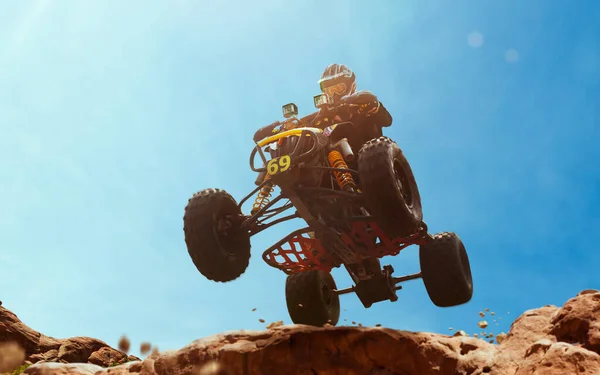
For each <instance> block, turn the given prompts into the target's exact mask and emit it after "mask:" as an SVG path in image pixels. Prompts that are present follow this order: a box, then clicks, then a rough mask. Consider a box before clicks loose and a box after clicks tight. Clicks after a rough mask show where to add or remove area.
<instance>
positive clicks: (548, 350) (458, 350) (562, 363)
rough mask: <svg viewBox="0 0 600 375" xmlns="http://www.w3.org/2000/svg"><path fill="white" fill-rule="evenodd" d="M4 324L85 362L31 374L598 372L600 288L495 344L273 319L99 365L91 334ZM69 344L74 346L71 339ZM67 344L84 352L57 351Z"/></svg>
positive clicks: (523, 319)
mask: <svg viewBox="0 0 600 375" xmlns="http://www.w3.org/2000/svg"><path fill="white" fill-rule="evenodd" d="M5 314H6V313H5ZM0 316H2V317H4V315H0ZM13 321H14V319H13ZM19 324H21V323H20V322H19ZM10 327H11V326H10V324H8V325H7V323H6V322H5V321H0V338H1V340H3V341H5V340H6V337H9V336H7V333H6V332H13V333H12V336H10V337H9V338H13V339H17V340H20V341H18V342H19V343H22V344H23V345H24V346H25V347H26V348H27V350H28V352H27V353H28V358H32V356H33V355H36V354H38V353H48V352H49V351H51V350H56V351H57V353H63V354H62V356H61V355H59V354H56V355H54V354H53V355H52V356H53V358H57V359H58V358H59V357H60V358H62V359H63V362H64V361H67V359H69V360H76V361H81V362H88V363H87V364H60V363H54V364H48V363H42V364H35V365H32V366H30V367H29V368H27V369H26V370H25V373H26V374H31V375H37V374H40V375H41V374H42V373H43V374H44V375H48V374H85V375H88V374H89V375H92V374H95V375H130V374H136V375H137V374H139V375H154V374H157V375H158V374H160V375H162V374H165V375H166V374H190V375H192V374H193V375H224V374H229V375H234V374H236V375H237V374H240V375H241V374H256V375H259V374H269V375H276V374H285V375H294V374H299V375H300V374H302V375H304V374H306V375H314V374H320V375H321V374H322V375H334V374H347V375H354V374H356V375H429V374H448V375H450V374H452V375H455V374H464V375H467V374H468V375H479V374H480V375H529V374H537V375H571V374H573V375H575V374H585V375H592V374H600V354H599V352H600V291H598V290H587V291H583V292H581V293H580V294H578V295H577V296H576V297H574V298H572V299H571V300H569V301H567V303H566V304H565V305H564V306H563V307H561V308H558V307H555V306H545V307H542V308H539V309H534V310H529V311H527V312H525V313H524V314H523V315H521V316H520V317H519V318H518V319H517V320H515V321H514V322H513V324H512V326H511V329H510V331H509V333H508V335H507V336H506V337H504V338H503V340H502V342H501V343H500V344H499V345H494V344H491V343H489V342H487V341H485V340H481V339H478V338H474V337H467V336H461V335H456V336H447V335H441V334H433V333H415V332H407V331H397V330H392V329H388V328H367V327H323V328H314V327H307V326H276V327H274V328H271V329H268V330H266V331H252V332H244V331H241V332H233V333H227V334H220V335H216V336H212V337H208V338H204V339H200V340H197V341H194V342H193V343H191V344H190V345H188V346H186V347H184V348H182V349H180V350H177V351H172V352H165V353H152V354H151V355H150V356H148V357H147V358H145V359H144V360H143V361H141V360H136V361H132V362H127V363H124V364H122V365H118V366H114V367H110V368H104V367H103V366H106V364H101V362H102V361H97V362H94V361H95V360H92V359H91V358H92V357H93V354H94V353H99V352H100V351H101V350H104V351H110V350H114V349H110V348H108V346H103V347H102V348H105V349H102V348H98V347H97V346H94V345H95V344H91V342H97V340H96V341H94V340H92V339H87V340H91V341H89V343H90V344H87V345H83V344H81V341H77V340H75V339H69V340H71V341H60V343H61V344H60V345H58V346H57V343H58V342H59V341H58V340H55V339H51V338H45V339H43V340H42V339H41V337H44V336H41V335H39V334H37V333H35V332H34V331H31V330H29V329H28V328H27V327H25V326H22V325H17V329H16V330H15V329H12V330H11V329H10ZM19 327H20V328H19ZM7 328H8V331H7ZM14 332H17V333H14ZM67 342H69V343H80V344H66V343H67ZM104 345H105V344H104ZM41 347H43V348H45V349H44V350H42V349H40V348H41ZM63 347H64V349H62V350H61V348H63ZM74 347H77V348H79V349H77V350H75V349H69V348H74ZM84 347H85V349H83V348H84ZM51 348H52V349H51ZM36 350H37V351H36ZM69 350H71V351H73V352H74V353H82V354H72V355H67V356H65V353H67V352H68V351H69ZM83 353H85V354H83ZM121 354H122V355H124V354H123V353H121ZM86 356H87V357H86ZM97 356H100V354H97ZM0 357H1V356H0ZM84 357H85V360H80V359H83V358H84ZM103 358H104V357H103ZM94 363H97V364H98V365H96V364H94Z"/></svg>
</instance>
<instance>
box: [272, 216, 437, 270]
mask: <svg viewBox="0 0 600 375" xmlns="http://www.w3.org/2000/svg"><path fill="white" fill-rule="evenodd" d="M348 221H349V225H350V230H349V231H346V232H344V233H342V235H341V238H342V240H343V242H344V243H345V244H346V245H347V246H348V248H349V249H351V250H352V251H355V252H356V253H358V254H360V255H361V256H363V257H365V258H367V257H376V258H382V257H385V256H394V255H397V254H398V253H400V251H401V250H402V249H404V248H406V247H408V246H410V245H415V244H421V243H423V242H424V241H427V239H428V238H427V237H428V235H427V226H426V225H425V224H424V223H423V227H422V228H421V230H420V231H419V232H417V233H415V234H413V235H411V236H409V237H407V238H397V239H390V238H389V237H388V236H387V235H386V234H385V232H383V230H381V229H380V228H379V226H378V225H377V224H376V223H375V222H374V221H373V220H372V218H370V217H357V218H352V219H349V220H348ZM311 231H312V229H311V228H308V227H307V228H303V229H298V230H296V231H294V232H292V233H290V234H289V235H287V236H286V237H284V238H283V239H281V240H280V241H279V242H277V243H276V244H274V245H273V246H271V247H269V248H268V249H267V250H265V252H264V253H263V255H262V257H263V260H264V261H265V262H266V263H267V264H268V265H270V266H271V267H274V268H277V269H280V270H281V271H283V272H284V273H286V274H288V275H289V274H292V273H298V272H305V271H309V270H322V271H326V272H329V271H331V270H332V269H333V268H335V267H339V266H340V265H341V262H340V261H339V260H337V259H336V257H335V256H333V255H332V254H329V252H328V251H327V250H326V249H325V248H324V247H323V245H322V243H321V241H320V240H319V239H317V238H311V237H310V236H309V235H308V234H309V233H310V232H311Z"/></svg>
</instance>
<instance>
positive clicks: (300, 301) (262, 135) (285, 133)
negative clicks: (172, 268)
mask: <svg viewBox="0 0 600 375" xmlns="http://www.w3.org/2000/svg"><path fill="white" fill-rule="evenodd" d="M357 95H358V94H357ZM348 100H349V99H348ZM353 100H355V101H356V100H362V101H364V103H365V105H370V104H369V103H371V101H372V100H376V97H375V96H374V95H372V94H370V93H367V94H364V93H363V94H360V95H359V96H357V97H355V98H354V99H353ZM315 106H316V107H317V108H319V112H318V113H322V112H324V111H326V112H328V113H332V114H333V113H338V112H340V113H341V112H344V113H352V114H354V115H353V116H358V117H356V118H360V116H362V114H361V112H360V111H361V108H363V106H362V105H357V104H353V102H341V103H335V104H333V103H330V102H329V101H328V97H327V96H326V95H318V96H316V97H315ZM297 115H298V107H297V106H296V105H295V104H294V103H290V104H287V105H284V106H283V116H284V118H285V120H284V121H282V122H280V121H277V122H275V123H274V124H271V125H269V126H267V127H264V128H262V129H260V130H259V131H258V132H257V133H256V134H255V137H254V141H255V143H256V146H255V147H254V149H253V150H252V152H251V155H250V168H251V169H252V171H254V172H256V173H257V174H258V176H257V180H256V185H257V187H256V188H255V189H254V190H253V191H252V192H250V194H248V195H247V196H246V197H244V198H243V199H241V201H240V202H239V203H238V202H237V201H236V200H235V199H234V198H233V197H232V196H231V195H230V194H229V193H227V192H226V191H224V190H221V189H214V188H210V189H205V190H202V191H200V192H198V193H196V194H194V195H193V197H192V198H191V199H190V200H189V202H188V204H187V206H186V208H185V214H184V219H183V224H184V225H183V226H184V232H185V242H186V245H187V250H188V253H189V255H190V257H191V259H192V261H193V262H194V264H195V266H196V268H197V269H198V271H199V272H200V273H201V274H202V275H204V276H205V277H206V278H207V279H209V280H213V281H215V282H229V281H232V280H235V279H237V278H238V277H240V276H241V275H242V274H243V273H244V272H245V271H246V268H247V267H248V264H249V261H250V238H251V236H254V235H256V234H258V233H260V232H262V231H263V230H265V229H267V228H269V227H271V226H272V225H275V224H278V223H281V222H284V221H287V220H291V219H296V218H301V219H303V220H304V221H305V222H306V224H307V227H305V228H302V229H298V230H295V231H293V232H292V233H290V234H289V235H287V236H286V237H285V238H283V239H281V240H280V241H278V242H276V243H275V244H274V245H272V246H271V247H270V248H268V249H267V250H266V251H264V253H263V254H262V259H263V260H264V261H265V262H266V263H267V264H268V265H270V266H272V267H274V268H277V269H279V270H281V271H283V272H284V273H285V274H287V280H286V284H285V298H286V302H287V308H288V312H289V315H290V317H291V320H292V322H294V323H296V324H305V325H313V326H319V327H322V326H323V325H324V324H325V323H327V322H328V321H329V324H331V325H337V323H338V321H339V318H340V299H339V296H340V295H342V294H348V293H355V294H356V295H357V296H358V298H359V300H360V301H361V303H362V304H363V306H364V307H365V308H369V307H371V306H372V305H373V304H374V303H378V302H381V301H391V302H394V301H397V300H398V296H397V294H396V293H397V290H399V289H401V288H402V286H401V284H402V283H404V282H406V281H409V280H415V279H422V281H423V283H424V285H425V288H426V291H427V293H428V295H429V297H430V299H431V301H432V302H433V303H434V304H435V305H436V306H439V307H450V306H457V305H461V304H464V303H467V302H469V301H470V300H471V297H472V294H473V281H472V277H471V268H470V264H469V258H468V255H467V251H466V250H465V246H464V245H463V242H462V241H461V239H460V238H459V236H458V235H457V234H456V233H453V232H443V233H438V234H429V233H428V230H427V225H426V224H425V222H424V221H423V213H422V209H421V198H420V194H419V189H418V187H417V183H416V181H415V177H414V175H413V172H412V169H411V167H410V165H409V163H408V160H407V159H406V157H405V155H404V153H403V152H402V150H401V149H400V147H399V146H398V144H397V143H396V142H394V141H393V140H392V139H390V138H388V137H385V136H377V137H375V138H373V139H371V140H368V141H366V142H364V143H362V144H361V145H359V146H356V145H355V144H354V143H353V141H352V139H353V137H354V134H357V133H356V132H357V131H358V129H359V128H358V127H359V126H366V125H364V124H363V125H360V124H359V123H357V122H349V121H341V122H337V123H332V124H329V125H328V126H322V122H319V121H321V120H317V118H318V116H317V117H315V116H313V115H309V116H306V117H303V118H298V117H297ZM311 116H312V117H311ZM338 117H339V116H338ZM332 118H333V116H332ZM353 118H354V117H353ZM353 121H354V120H353ZM357 121H358V120H357ZM318 124H321V125H318ZM257 156H258V157H259V158H260V160H261V162H262V166H260V167H257V166H256V165H255V159H256V157H257ZM276 188H278V189H279V190H280V191H281V193H280V194H279V195H276V196H274V192H275V190H276ZM253 196H255V200H254V204H253V206H252V210H251V212H250V214H244V213H243V212H242V206H243V205H244V203H245V202H247V201H248V200H249V199H250V198H251V197H253ZM286 211H291V213H290V214H289V215H287V216H282V215H283V214H284V212H286ZM411 245H417V246H418V248H419V260H420V268H421V270H420V272H417V273H414V274H411V275H406V276H401V277H396V276H393V273H394V268H393V267H392V266H391V265H385V266H383V267H382V265H381V262H380V259H381V258H383V257H386V256H396V255H398V254H399V253H400V251H401V250H402V249H404V248H406V247H408V246H411ZM338 267H344V268H345V269H346V271H347V272H348V273H349V275H350V277H351V279H352V281H353V284H354V285H353V286H351V287H349V288H345V289H340V288H338V287H337V285H336V282H335V280H334V279H333V277H332V275H331V273H330V271H331V270H332V269H333V268H338Z"/></svg>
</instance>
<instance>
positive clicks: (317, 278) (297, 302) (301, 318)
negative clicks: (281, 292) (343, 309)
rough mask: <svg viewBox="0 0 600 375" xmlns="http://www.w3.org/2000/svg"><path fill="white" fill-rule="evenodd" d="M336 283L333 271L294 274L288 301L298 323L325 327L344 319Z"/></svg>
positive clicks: (288, 284)
mask: <svg viewBox="0 0 600 375" xmlns="http://www.w3.org/2000/svg"><path fill="white" fill-rule="evenodd" d="M336 288H337V287H336V285H335V280H334V279H333V277H332V276H331V274H330V273H329V272H325V271H319V270H311V271H306V272H301V273H297V274H291V275H289V276H288V277H287V280H286V282H285V299H286V303H287V308H288V312H289V314H290V318H291V319H292V322H293V323H294V324H305V325H311V326H317V327H322V326H324V325H325V324H327V323H329V324H331V325H332V326H334V325H336V324H337V323H338V321H339V319H340V297H339V296H338V295H337V294H335V293H333V291H334V290H335V289H336Z"/></svg>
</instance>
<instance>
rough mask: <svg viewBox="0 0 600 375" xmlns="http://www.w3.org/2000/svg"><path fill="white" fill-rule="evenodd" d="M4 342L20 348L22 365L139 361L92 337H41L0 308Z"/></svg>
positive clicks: (105, 364) (108, 364) (12, 314)
mask: <svg viewBox="0 0 600 375" xmlns="http://www.w3.org/2000/svg"><path fill="white" fill-rule="evenodd" d="M7 342H16V343H17V344H18V345H19V347H21V348H23V350H24V352H25V358H24V360H23V361H21V363H26V362H27V363H38V362H46V363H47V362H62V363H71V362H84V363H93V364H96V365H100V366H103V367H108V366H111V365H113V364H115V363H124V362H125V361H139V360H140V359H139V358H137V357H134V356H129V357H127V356H126V355H125V354H123V353H122V352H120V351H118V350H116V349H113V348H111V347H110V346H109V345H108V344H106V343H105V342H103V341H101V340H97V339H94V338H91V337H72V338H68V339H56V338H53V337H49V336H45V335H42V334H40V333H39V332H36V331H34V330H33V329H31V328H29V327H28V326H26V325H25V324H24V323H23V322H21V320H19V318H18V317H17V316H16V315H15V314H14V313H12V312H11V311H9V310H7V309H5V308H3V307H0V344H5V343H7ZM0 357H1V355H0ZM32 371H34V370H32ZM57 371H58V370H57ZM61 371H62V370H61ZM0 373H2V371H0Z"/></svg>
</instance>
